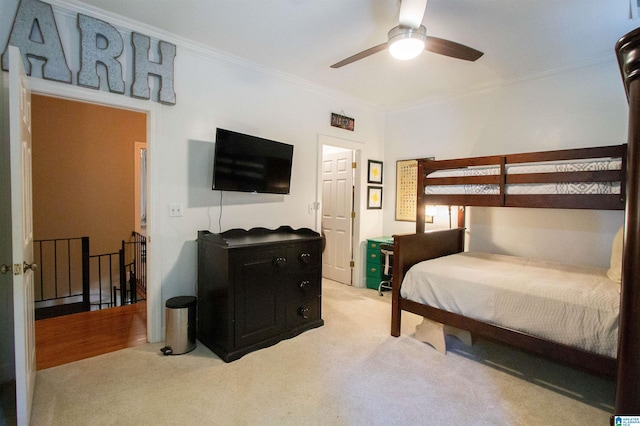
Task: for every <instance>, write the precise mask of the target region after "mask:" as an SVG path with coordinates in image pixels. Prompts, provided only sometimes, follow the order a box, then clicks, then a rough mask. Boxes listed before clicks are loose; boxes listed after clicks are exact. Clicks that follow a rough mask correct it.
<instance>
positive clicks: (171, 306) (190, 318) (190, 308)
mask: <svg viewBox="0 0 640 426" xmlns="http://www.w3.org/2000/svg"><path fill="white" fill-rule="evenodd" d="M196 305H197V299H196V298H195V297H194V296H178V297H172V298H171V299H169V300H167V303H166V314H167V327H166V329H167V332H166V336H165V341H164V345H165V346H164V347H163V348H162V349H160V350H161V351H162V353H163V354H165V355H180V354H184V353H187V352H191V351H192V350H194V349H195V348H196Z"/></svg>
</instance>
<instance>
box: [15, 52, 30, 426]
mask: <svg viewBox="0 0 640 426" xmlns="http://www.w3.org/2000/svg"><path fill="white" fill-rule="evenodd" d="M9 128H10V131H9V133H10V135H9V140H10V162H11V166H10V169H11V244H12V261H11V263H12V269H13V270H12V277H13V314H14V339H15V367H16V410H17V420H18V425H28V424H29V420H30V417H31V402H32V400H33V390H34V384H35V378H36V368H35V367H36V348H35V331H34V323H35V316H34V302H33V270H34V269H35V264H34V263H33V220H32V218H33V216H32V203H31V91H30V90H29V87H28V84H27V77H26V75H25V73H24V68H23V64H22V57H21V55H20V51H19V50H18V48H16V47H13V46H10V47H9Z"/></svg>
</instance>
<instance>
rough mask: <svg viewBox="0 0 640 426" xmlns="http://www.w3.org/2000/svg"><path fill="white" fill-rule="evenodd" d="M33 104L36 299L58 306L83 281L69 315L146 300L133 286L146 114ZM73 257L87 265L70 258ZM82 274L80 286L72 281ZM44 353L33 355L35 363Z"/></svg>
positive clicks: (142, 240) (139, 249)
mask: <svg viewBox="0 0 640 426" xmlns="http://www.w3.org/2000/svg"><path fill="white" fill-rule="evenodd" d="M32 103H33V106H32V119H33V133H34V137H33V144H34V148H33V152H34V163H33V186H34V189H33V198H34V201H33V202H34V214H33V219H34V236H35V239H36V240H40V241H41V243H40V246H38V245H36V249H38V247H40V250H39V253H36V256H38V255H39V256H40V262H39V263H40V264H41V269H40V275H39V276H38V277H39V279H40V283H39V284H40V285H39V286H36V293H39V294H36V296H39V299H40V300H43V301H44V302H41V303H44V304H45V305H46V304H47V303H49V305H51V306H49V307H50V308H52V309H53V308H58V307H59V306H60V304H61V303H63V302H67V303H68V302H72V299H73V298H67V299H64V296H65V295H67V296H71V295H72V294H75V295H76V296H75V297H76V298H78V297H80V296H78V295H77V294H78V286H79V285H78V282H81V283H82V286H86V287H88V297H87V298H86V299H84V297H85V294H86V292H84V291H81V293H82V298H83V302H82V303H81V305H84V306H82V307H80V308H78V310H76V311H74V312H79V311H87V310H96V309H103V308H107V307H109V308H110V307H115V306H123V305H128V304H131V303H135V302H137V301H138V300H140V299H143V300H144V299H145V298H146V285H143V286H142V291H140V286H139V285H138V284H139V283H141V282H143V281H142V279H143V278H146V276H147V274H146V206H147V203H146V196H147V190H146V184H147V179H146V175H145V176H144V178H142V173H143V171H144V173H146V142H143V143H142V145H141V144H140V142H139V141H146V140H147V126H148V125H147V114H146V113H144V112H136V111H131V110H127V109H122V108H116V107H109V106H104V105H97V104H92V103H85V102H81V101H76V100H69V99H62V98H59V97H51V96H46V95H37V94H35V93H34V95H33V102H32ZM142 149H144V151H142ZM142 152H144V155H143V156H142V157H141V153H142ZM132 154H133V157H134V159H133V160H132ZM136 154H137V155H136ZM142 160H144V162H143V161H142ZM143 185H144V187H143ZM143 197H145V199H144V200H143V199H142V198H143ZM142 212H144V214H145V217H144V220H142V216H141V215H142ZM142 232H145V234H143V233H142ZM72 240H73V241H72ZM76 240H82V246H83V249H82V251H83V254H82V255H80V254H78V253H79V249H78V248H76V244H80V243H76V242H75V241H76ZM85 245H86V248H84V246H85ZM37 252H38V250H37ZM86 252H88V253H86ZM52 253H53V256H51V254H52ZM79 256H82V257H83V259H84V258H85V257H86V264H85V265H82V263H80V264H78V262H76V261H75V259H76V258H78V257H79ZM134 256H135V258H136V259H137V260H135V261H134V260H133V259H134ZM130 258H131V259H130ZM52 259H53V260H52ZM72 259H74V260H73V261H72ZM83 266H87V268H86V269H88V271H89V272H86V271H84V269H85V268H84V267H83ZM83 275H84V276H85V279H84V282H83V281H78V280H77V279H76V278H77V277H78V276H83ZM53 278H55V280H54V279H53ZM36 281H38V280H36ZM87 281H88V284H87ZM51 282H55V283H56V284H55V286H54V287H56V289H55V291H56V293H55V294H54V293H53V291H54V290H52V289H51V288H50V287H51V286H50V285H49V286H47V285H46V284H47V283H51ZM59 287H62V289H60V288H59ZM60 290H61V291H60ZM84 290H86V289H84ZM72 303H73V302H72ZM38 306H39V305H38V304H36V307H38ZM144 309H145V310H146V308H144ZM63 311H64V309H63ZM51 316H54V315H51ZM44 317H45V318H46V315H45V316H44ZM43 321H48V320H43ZM144 325H145V328H146V320H145V324H144ZM37 328H38V327H36V329H37ZM85 332H86V333H87V334H90V333H91V332H92V330H91V329H88V330H85ZM143 335H146V330H143ZM60 338H61V339H64V336H60ZM87 339H90V340H91V339H92V337H91V336H90V335H88V336H87ZM59 340H60V339H59ZM135 340H136V341H138V339H137V338H136V339H135ZM145 341H146V339H145ZM69 349H70V350H72V351H73V348H69ZM47 352H48V351H46V350H41V348H37V350H36V353H37V354H38V355H37V356H38V358H39V357H40V353H43V354H44V353H47Z"/></svg>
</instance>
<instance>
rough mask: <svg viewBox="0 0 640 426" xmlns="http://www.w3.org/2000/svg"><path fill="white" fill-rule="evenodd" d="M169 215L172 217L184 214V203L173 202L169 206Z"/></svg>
mask: <svg viewBox="0 0 640 426" xmlns="http://www.w3.org/2000/svg"><path fill="white" fill-rule="evenodd" d="M169 216H170V217H180V216H182V204H171V205H170V206H169Z"/></svg>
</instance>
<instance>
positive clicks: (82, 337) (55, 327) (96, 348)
mask: <svg viewBox="0 0 640 426" xmlns="http://www.w3.org/2000/svg"><path fill="white" fill-rule="evenodd" d="M35 327H36V369H37V370H43V369H45V368H50V367H55V366H57V365H62V364H67V363H70V362H73V361H78V360H81V359H85V358H91V357H94V356H97V355H101V354H105V353H108V352H114V351H117V350H120V349H125V348H129V347H132V346H136V345H141V344H145V343H146V342H147V303H146V302H139V303H136V304H133V305H127V306H122V307H117V308H110V309H102V310H100V311H91V312H82V313H78V314H73V315H65V316H61V317H56V318H48V319H42V320H38V321H36V325H35Z"/></svg>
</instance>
